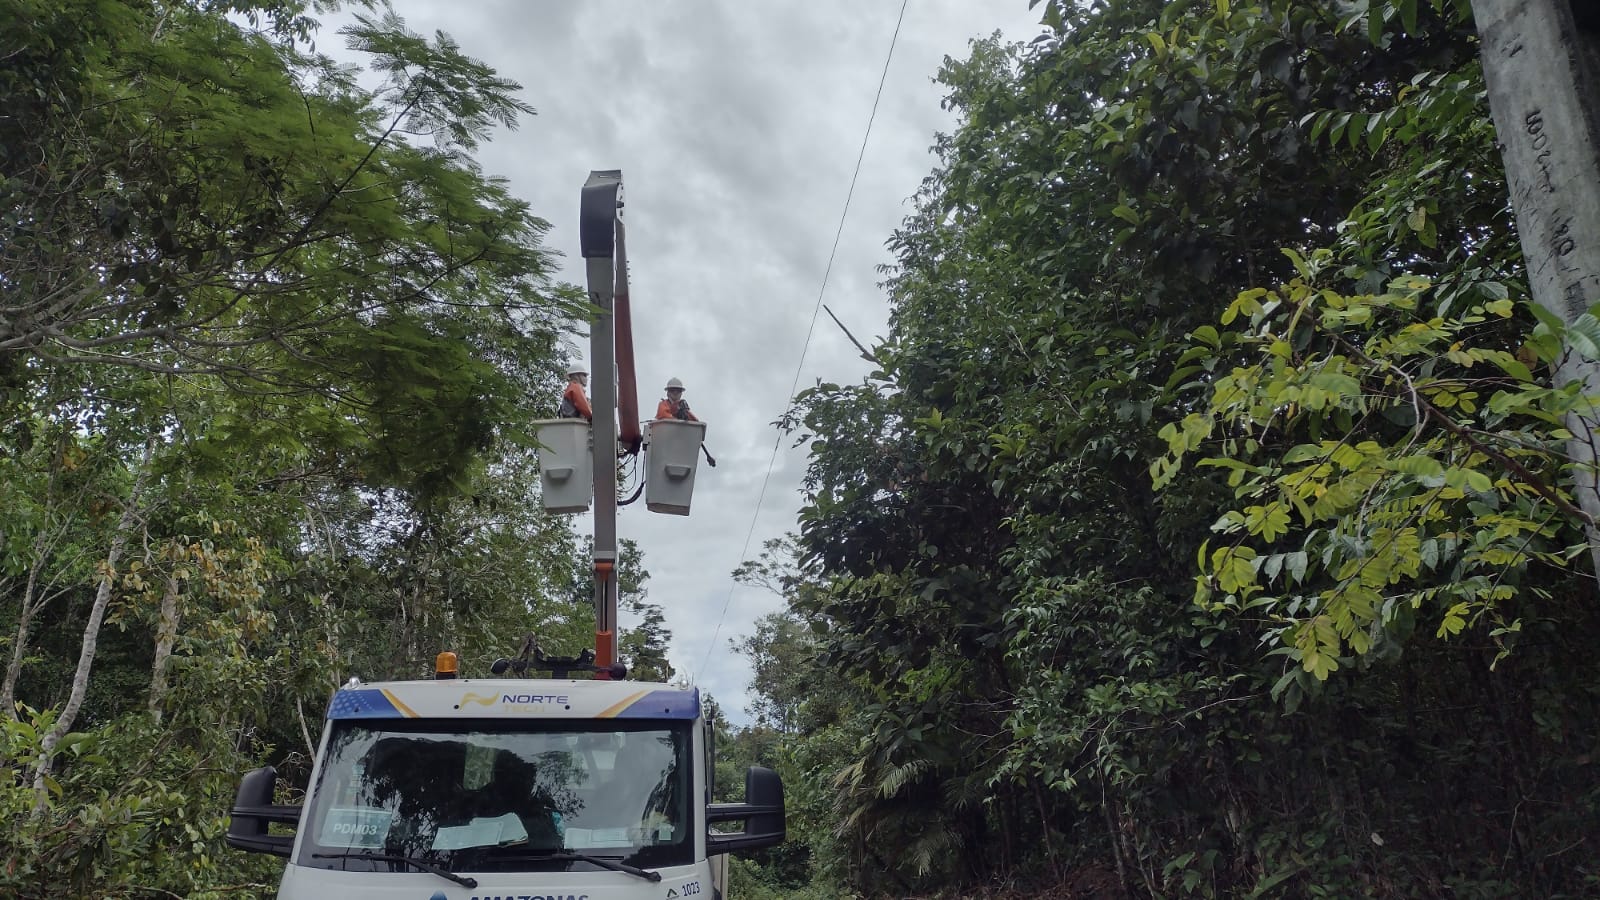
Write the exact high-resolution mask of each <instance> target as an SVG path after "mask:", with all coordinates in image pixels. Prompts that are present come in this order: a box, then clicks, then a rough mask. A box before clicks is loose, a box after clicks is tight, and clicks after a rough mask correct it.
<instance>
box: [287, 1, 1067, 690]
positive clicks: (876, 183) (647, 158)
mask: <svg viewBox="0 0 1600 900" xmlns="http://www.w3.org/2000/svg"><path fill="white" fill-rule="evenodd" d="M393 6H394V9H395V11H396V12H397V13H399V14H400V15H401V16H402V17H403V18H404V19H405V20H406V24H407V25H408V27H410V28H411V29H412V30H413V31H417V32H421V33H424V34H432V33H433V32H435V31H441V30H442V31H444V32H446V33H448V34H450V35H451V36H452V37H453V38H454V39H455V40H456V41H457V42H458V43H459V44H460V45H461V46H462V49H463V50H464V51H465V52H466V53H467V54H469V55H471V56H474V57H476V58H478V59H481V60H483V61H485V62H487V63H489V64H490V65H491V66H493V67H494V68H495V69H497V70H498V71H499V72H500V74H501V75H503V76H505V77H508V78H511V79H513V80H515V81H517V82H519V83H520V84H522V86H523V92H522V96H523V98H524V99H525V100H526V101H527V102H528V103H530V104H531V105H533V106H534V107H535V108H536V109H537V110H538V115H536V116H534V117H532V118H527V119H525V120H524V121H523V122H522V123H521V127H520V128H519V129H517V130H516V131H507V132H501V133H500V134H498V135H497V136H496V137H495V138H494V140H493V142H492V143H490V144H488V145H486V146H484V147H483V148H482V149H481V151H480V153H479V160H480V162H481V163H482V164H483V166H484V168H485V169H486V170H487V171H488V172H490V173H492V174H496V175H500V176H503V177H505V178H507V179H509V181H510V185H511V187H512V189H513V191H514V192H515V193H516V194H517V195H518V196H520V197H522V198H524V199H526V200H527V201H528V202H529V203H531V204H532V206H533V209H534V211H535V212H536V213H537V214H539V215H540V216H542V217H544V218H546V219H548V220H549V221H550V222H551V223H552V225H553V226H554V228H553V231H552V233H551V235H550V238H549V243H550V245H551V246H552V247H553V248H555V249H557V250H560V251H561V252H563V253H564V254H565V255H566V260H565V267H564V271H563V275H562V277H563V279H564V280H569V281H572V282H573V283H578V284H582V283H583V270H582V260H581V258H580V256H579V253H578V237H577V215H578V198H579V188H580V187H581V186H582V185H583V182H584V180H585V179H586V178H587V177H588V173H589V171H590V170H591V169H621V170H622V173H623V180H624V186H625V196H626V202H627V207H626V218H627V221H628V255H629V263H630V265H629V268H630V271H631V288H632V297H633V302H634V335H635V347H636V356H637V360H638V369H639V371H638V377H639V397H640V405H641V408H642V409H643V410H645V414H646V415H648V414H649V412H650V411H653V409H654V404H655V401H656V400H657V399H659V398H660V397H662V396H664V395H663V394H662V392H661V387H662V385H664V384H665V383H666V380H667V379H668V378H670V377H674V376H676V377H678V378H681V379H683V381H684V383H685V384H686V385H687V386H688V392H687V398H688V399H689V401H690V403H691V405H692V406H693V408H694V409H695V411H696V413H697V414H698V415H699V416H700V418H702V419H703V420H705V421H706V422H707V423H708V424H709V429H708V432H707V435H706V443H707V445H708V446H709V447H710V449H711V451H712V453H713V454H715V456H716V457H717V461H718V466H717V468H715V469H708V468H706V467H705V466H704V465H702V466H701V468H700V471H699V474H698V476H697V483H696V491H695V497H694V510H693V514H692V515H691V516H689V517H687V518H683V517H677V516H664V515H657V514H652V513H648V512H646V511H645V510H644V508H643V507H644V504H643V503H642V502H641V503H639V504H637V505H636V506H634V507H628V508H625V509H624V510H623V513H622V516H621V519H620V522H619V532H620V534H621V535H622V536H623V537H628V538H632V539H634V540H636V541H638V542H639V544H640V547H641V549H642V550H643V551H644V557H645V566H646V568H647V569H649V571H650V574H651V580H650V583H649V589H650V597H651V599H652V600H653V601H654V602H656V603H659V604H660V605H661V606H662V608H663V610H664V611H665V613H666V617H667V623H668V627H670V628H671V630H672V632H673V640H672V646H671V659H672V662H673V665H674V666H676V667H677V668H678V670H679V671H680V672H683V673H686V674H688V675H689V676H691V677H693V678H694V679H695V681H696V682H697V683H698V684H699V685H701V687H703V688H705V689H707V690H709V691H710V692H711V693H712V694H714V695H715V696H716V697H717V698H719V700H720V701H721V702H722V704H723V707H724V709H725V710H726V711H727V712H728V713H729V714H730V716H731V717H733V718H734V719H735V721H742V720H744V719H745V718H746V716H745V715H744V708H745V705H746V703H747V682H748V679H749V668H748V666H747V665H746V664H745V662H744V660H742V659H741V658H739V657H738V656H736V655H734V654H733V653H731V652H730V651H728V649H727V647H728V641H729V639H730V638H736V637H738V636H740V635H743V634H747V633H748V632H749V631H750V626H751V623H752V622H753V621H754V620H755V619H756V618H757V617H759V616H760V615H762V614H764V613H767V612H770V611H772V610H775V609H777V608H778V607H779V605H780V604H779V600H778V598H776V597H773V596H770V595H767V594H765V593H764V592H762V591H760V590H757V589H751V588H745V587H737V588H736V587H735V586H734V585H733V583H732V580H731V578H730V577H729V575H730V573H731V572H732V570H733V569H734V567H735V566H737V565H738V564H739V563H740V561H741V559H742V558H744V557H741V552H747V556H749V557H753V556H755V555H756V554H757V553H758V552H759V550H760V547H761V544H762V541H764V540H765V539H767V538H770V537H776V536H779V535H782V534H783V533H784V532H786V531H789V530H792V529H793V528H794V526H795V514H796V511H797V510H798V508H799V506H800V501H801V497H800V494H799V483H800V478H801V476H802V474H803V471H804V466H805V452H804V450H803V449H801V450H790V449H789V443H790V442H789V441H787V440H785V441H783V445H782V449H781V450H780V452H779V453H778V454H777V457H776V459H775V460H774V461H773V462H772V472H771V479H770V483H769V484H768V485H767V489H766V493H765V499H764V501H762V503H761V505H760V514H759V516H756V511H757V497H758V495H759V494H760V491H761V486H762V481H763V479H764V478H765V477H766V475H767V471H768V463H769V460H772V458H773V457H772V454H773V446H774V442H775V440H776V438H777V434H776V432H775V430H774V429H773V428H772V427H771V424H770V423H772V422H773V421H774V420H775V419H777V418H778V417H779V416H780V415H781V414H782V413H783V411H784V409H785V408H786V405H787V401H788V398H789V396H790V387H791V385H793V384H794V383H795V378H796V372H797V370H798V371H799V383H800V385H801V386H802V387H805V386H807V385H810V384H813V383H815V382H816V381H817V380H818V379H822V380H826V381H835V382H839V381H844V382H853V381H858V380H860V379H861V378H862V377H863V376H864V375H865V374H866V373H867V371H868V369H869V368H870V367H869V366H868V365H867V364H866V363H865V362H863V361H862V360H861V358H860V357H859V355H858V354H857V351H856V350H855V349H854V348H853V347H852V346H851V345H850V343H849V340H848V339H847V338H846V337H845V335H844V334H843V332H841V331H840V330H839V328H838V327H837V326H835V325H834V324H833V323H832V322H831V321H830V320H829V319H828V317H827V314H826V313H821V314H820V318H819V319H818V321H817V323H816V328H815V331H814V333H813V335H812V338H811V342H810V344H809V347H807V344H806V334H807V331H808V329H809V328H810V325H811V321H812V311H813V309H814V308H815V304H816V300H817V294H818V290H819V288H820V287H821V283H822V278H823V272H824V268H825V266H826V264H827V260H828V251H829V248H830V247H831V245H832V243H833V239H834V233H835V230H836V228H837V227H838V224H839V216H840V212H841V209H842V207H843V205H844V202H845V196H846V192H847V190H848V188H849V185H850V175H851V171H852V169H853V168H854V165H855V162H856V157H857V154H858V152H859V150H860V147H861V139H862V133H863V130H864V129H865V128H866V125H867V120H868V115H869V113H870V111H871V109H872V102H873V95H874V92H875V91H876V89H877V86H878V80H879V76H880V74H881V73H882V71H883V65H884V59H885V54H886V53H887V52H888V50H889V44H890V38H891V35H893V33H894V30H895V21H896V17H897V15H898V13H899V11H900V3H899V2H898V0H804V2H802V0H583V2H580V0H473V2H462V0H449V2H446V0H393ZM1037 18H1038V17H1037V14H1035V13H1034V12H1032V11H1030V10H1029V9H1028V0H909V3H908V5H907V7H906V12H905V19H904V23H903V25H902V26H901V29H900V35H899V39H898V42H897V43H896V45H895V48H894V55H893V60H892V63H891V65H890V67H889V70H888V76H887V80H886V82H885V85H884V89H883V98H882V100H881V102H880V105H879V109H878V114H877V119H876V122H875V124H874V125H873V128H872V136H871V140H870V143H869V144H868V146H867V150H866V156H865V159H864V161H863V162H862V167H861V174H860V179H859V181H858V183H857V186H856V191H855V196H854V199H853V200H852V201H851V204H850V212H849V218H848V220H847V221H846V223H845V228H844V234H843V239H842V241H841V242H840V245H839V251H838V256H837V259H836V260H835V262H834V266H833V272H832V275H831V276H830V278H829V282H828V288H827V292H826V296H825V297H824V302H825V303H826V304H827V305H828V306H829V307H830V308H831V309H832V310H833V311H834V312H835V313H836V314H837V315H838V316H839V317H840V318H841V319H842V320H843V321H844V322H845V324H846V325H847V326H849V328H850V330H851V331H852V332H853V333H854V334H855V335H856V336H857V337H858V338H860V339H861V340H863V341H865V342H868V343H869V344H870V343H871V339H872V337H873V336H874V335H882V334H883V333H884V332H885V321H886V317H887V311H888V310H887V306H886V304H885V302H884V298H883V294H882V292H881V291H880V290H879V289H878V287H877V282H878V281H879V279H880V277H881V276H880V274H879V273H878V271H877V267H878V266H879V265H881V264H884V263H887V262H889V261H890V260H891V257H890V255H889V253H888V251H887V250H886V249H885V247H884V242H885V241H886V240H887V239H888V237H889V236H890V233H891V231H892V230H893V229H894V228H895V227H896V225H897V224H898V223H899V222H900V220H901V219H902V218H903V217H904V216H905V215H906V214H907V213H908V211H909V209H910V207H909V206H908V205H907V198H909V197H910V196H911V195H912V194H913V193H914V192H915V191H916V189H917V187H918V185H919V183H920V182H921V180H922V178H923V177H924V176H925V175H927V174H928V172H929V171H930V170H931V168H932V166H933V162H934V160H933V157H932V156H931V155H930V154H929V152H928V147H929V145H930V144H931V143H932V142H933V139H934V134H935V132H937V131H941V130H948V129H949V128H950V127H951V125H952V123H953V120H952V117H951V116H950V114H948V113H946V112H945V111H943V110H942V109H941V108H940V99H941V97H942V92H941V90H940V88H939V86H938V85H935V84H934V83H933V82H932V78H933V76H934V74H935V73H936V72H937V71H938V69H939V66H940V64H941V62H942V60H943V59H944V57H946V56H947V55H948V56H954V57H958V58H964V57H965V56H966V52H967V45H968V42H969V41H970V40H972V39H973V38H977V37H982V36H986V35H988V34H991V33H993V32H995V31H999V32H1001V33H1002V34H1003V35H1004V36H1005V37H1006V38H1008V39H1013V40H1026V39H1028V38H1030V37H1032V36H1033V35H1034V34H1035V33H1037V27H1036V25H1035V23H1036V21H1037ZM336 22H337V20H332V19H330V20H329V21H328V26H329V27H328V29H327V30H325V31H324V33H323V36H322V38H321V40H319V42H318V43H319V44H321V45H322V47H321V49H324V50H329V51H331V50H333V48H334V47H335V46H336V45H337V44H338V43H339V40H340V39H339V38H338V37H337V36H336V35H335V34H333V33H332V29H333V28H334V27H336ZM802 352H804V365H803V366H801V357H802ZM582 355H583V356H584V357H585V358H587V347H586V346H584V347H583V348H582ZM752 522H753V523H754V528H753V534H752V536H751V538H750V543H749V549H748V551H745V541H746V535H747V534H751V533H752ZM579 524H580V526H581V527H585V528H587V527H588V520H587V519H584V520H582V521H581V522H580V523H579ZM724 608H726V616H724V615H723V610H724ZM719 622H720V629H719ZM713 635H716V637H715V643H714V644H713Z"/></svg>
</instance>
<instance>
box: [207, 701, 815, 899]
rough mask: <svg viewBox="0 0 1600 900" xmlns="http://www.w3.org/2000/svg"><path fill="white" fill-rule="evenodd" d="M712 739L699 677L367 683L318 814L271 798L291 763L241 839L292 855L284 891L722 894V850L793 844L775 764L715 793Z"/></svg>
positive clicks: (331, 736)
mask: <svg viewBox="0 0 1600 900" xmlns="http://www.w3.org/2000/svg"><path fill="white" fill-rule="evenodd" d="M712 733H713V732H712V729H711V724H710V723H709V722H708V721H707V719H706V718H705V716H704V713H703V710H702V709H701V703H700V692H699V691H698V690H697V689H695V688H691V687H679V686H670V685H664V684H648V683H639V682H629V681H600V680H595V681H584V680H571V679H517V678H511V679H506V678H494V679H450V680H435V681H391V682H380V683H373V684H362V683H360V682H357V681H355V680H354V679H352V682H351V683H350V684H349V685H347V686H345V687H344V688H342V689H340V690H339V691H338V692H337V693H335V694H334V695H333V699H332V702H331V703H330V704H329V706H328V713H327V724H326V728H325V729H324V731H323V734H322V742H321V746H320V748H319V749H318V752H317V759H316V763H315V766H314V767H313V769H312V772H311V781H310V784H309V785H308V786H307V788H306V793H305V804H304V806H303V807H299V806H276V805H273V795H274V792H275V788H276V784H277V772H276V771H275V770H274V769H272V768H271V767H266V768H261V769H256V770H254V771H252V772H250V773H248V774H246V775H245V776H244V778H243V780H242V781H241V783H240V786H239V793H238V797H237V800H236V804H235V807H234V809H233V819H232V824H231V826H230V828H229V831H228V838H227V840H228V844H229V845H230V846H232V847H235V848H237V849H240V850H247V851H254V852H260V853H271V854H274V855H277V856H282V857H284V858H286V859H287V860H288V865H287V866H286V868H285V869H284V874H283V881H282V884H281V886H280V887H279V890H278V897H279V900H324V898H348V900H369V898H370V900H380V898H382V900H388V898H396V900H398V898H406V900H679V898H692V897H696V896H697V895H698V896H701V897H703V898H706V900H709V898H716V897H720V895H721V893H722V885H721V884H719V883H716V882H714V881H713V870H714V868H715V866H714V863H716V862H717V860H716V859H715V857H716V856H717V855H719V854H724V853H728V852H730V851H737V850H746V849H752V848H757V847H765V846H770V845H773V844H777V843H780V842H781V841H782V840H783V838H784V811H783V787H782V785H781V783H780V782H779V780H778V776H777V775H776V773H774V772H772V771H771V770H770V769H765V768H761V767H754V766H753V767H751V768H750V769H749V771H748V772H747V773H746V775H745V791H746V793H745V797H746V800H745V802H744V803H738V804H715V803H712V802H711V789H712V773H713V771H714V770H713V765H712V760H713V750H714V747H713V740H712ZM734 821H742V822H743V823H744V829H743V831H742V832H736V833H719V832H717V831H716V830H714V829H713V828H712V826H713V825H714V824H716V823H719V822H734ZM273 822H279V823H286V824H291V825H295V826H297V827H296V829H295V832H294V833H293V834H275V833H273V832H272V830H271V829H270V824H271V823H273Z"/></svg>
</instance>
